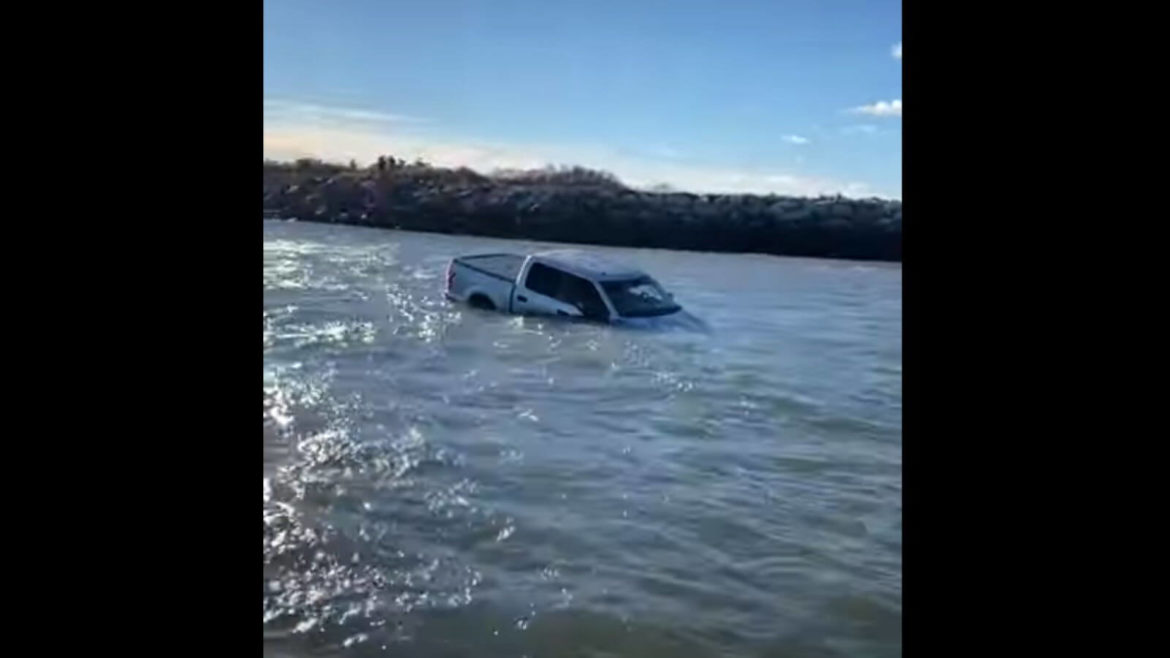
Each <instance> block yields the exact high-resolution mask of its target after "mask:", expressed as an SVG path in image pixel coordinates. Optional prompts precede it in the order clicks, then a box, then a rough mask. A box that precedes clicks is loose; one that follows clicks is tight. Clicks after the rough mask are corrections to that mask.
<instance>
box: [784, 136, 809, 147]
mask: <svg viewBox="0 0 1170 658" xmlns="http://www.w3.org/2000/svg"><path fill="white" fill-rule="evenodd" d="M784 141H786V142H788V143H789V144H797V145H799V144H808V138H807V137H801V136H800V135H785V136H784Z"/></svg>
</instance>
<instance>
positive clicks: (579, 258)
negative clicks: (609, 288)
mask: <svg viewBox="0 0 1170 658" xmlns="http://www.w3.org/2000/svg"><path fill="white" fill-rule="evenodd" d="M533 255H534V256H536V257H537V258H539V259H541V260H543V261H545V262H547V263H551V264H553V265H556V266H558V267H560V268H562V269H564V270H565V271H568V272H571V273H573V274H576V275H578V276H583V277H585V278H588V279H595V280H613V279H635V278H638V277H641V276H645V273H644V272H642V270H639V269H637V268H635V267H631V266H629V265H626V264H624V263H618V262H616V261H612V260H609V259H607V258H603V257H601V256H598V255H596V254H591V253H589V252H587V251H581V250H580V249H553V250H550V251H540V252H537V253H535V254H533Z"/></svg>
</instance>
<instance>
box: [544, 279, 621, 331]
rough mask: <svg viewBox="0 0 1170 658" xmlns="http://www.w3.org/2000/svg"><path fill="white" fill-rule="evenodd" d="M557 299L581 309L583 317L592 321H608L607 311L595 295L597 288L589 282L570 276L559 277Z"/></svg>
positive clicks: (599, 296) (602, 302)
mask: <svg viewBox="0 0 1170 658" xmlns="http://www.w3.org/2000/svg"><path fill="white" fill-rule="evenodd" d="M557 299H559V300H561V301H563V302H565V303H567V304H572V305H573V306H576V307H577V308H579V309H581V313H582V314H584V315H585V317H587V318H590V319H593V320H608V319H609V309H608V308H606V306H605V302H604V301H602V300H601V295H599V294H597V288H596V287H595V286H594V285H593V284H592V283H590V282H589V281H587V280H585V279H582V278H581V277H579V276H573V275H572V274H562V275H561V291H560V293H559V294H558V295H557Z"/></svg>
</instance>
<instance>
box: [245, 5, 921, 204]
mask: <svg viewBox="0 0 1170 658" xmlns="http://www.w3.org/2000/svg"><path fill="white" fill-rule="evenodd" d="M901 25H902V5H901V2H900V0H895V1H887V0H819V1H814V0H771V1H765V0H701V1H700V0H672V1H669V2H667V1H660V0H623V1H616V0H592V1H590V2H577V1H575V0H557V1H555V2H554V1H546V2H537V1H535V0H412V1H410V2H407V1H405V0H334V1H331V2H323V1H321V0H265V3H264V151H265V155H266V156H267V157H274V158H291V157H301V156H316V157H323V158H327V159H334V160H348V159H350V158H354V159H357V160H358V161H359V162H362V163H365V162H369V161H370V160H372V159H373V158H375V157H376V156H377V155H378V154H380V153H388V154H394V155H397V156H399V157H405V158H407V159H413V158H415V157H424V158H426V159H427V160H429V161H431V162H434V163H436V164H444V165H467V166H470V167H473V168H475V169H479V170H483V171H490V170H491V169H494V168H506V167H530V166H531V167H536V166H542V165H545V164H579V165H583V166H588V167H595V168H600V169H606V170H608V171H612V172H613V173H615V174H617V175H618V176H619V177H620V178H622V180H624V181H625V182H627V183H629V184H632V185H637V186H648V185H654V184H662V183H665V184H669V185H671V186H673V187H676V188H678V189H685V190H691V191H696V192H707V191H710V192H724V191H726V192H776V193H784V194H818V193H829V192H842V193H844V194H847V195H849V196H869V195H876V196H883V197H896V198H901V193H902V112H901V110H902V101H901V98H902V61H901V41H902V33H901Z"/></svg>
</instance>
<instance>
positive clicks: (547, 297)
mask: <svg viewBox="0 0 1170 658" xmlns="http://www.w3.org/2000/svg"><path fill="white" fill-rule="evenodd" d="M446 294H447V296H448V297H449V298H451V299H454V300H456V301H465V302H468V303H470V304H471V305H472V306H478V307H481V308H487V309H494V310H499V311H504V312H509V313H517V314H521V315H554V316H565V317H576V318H584V319H587V320H593V321H598V322H615V321H618V320H620V319H621V318H634V317H650V316H660V315H669V314H671V313H676V312H678V311H680V310H681V308H680V307H679V306H678V305H677V304H675V303H674V299H673V296H671V295H670V294H669V293H667V292H666V291H665V290H663V289H662V287H661V286H659V285H658V283H657V282H656V281H654V279H652V278H651V277H649V276H648V275H646V274H645V273H644V272H642V271H640V270H637V269H634V268H630V267H627V266H624V265H620V264H617V263H613V262H611V261H607V260H603V259H600V258H597V257H595V256H593V255H591V254H587V253H585V252H581V251H577V250H558V251H546V252H540V253H536V254H531V255H528V256H521V255H519V254H482V255H478V256H465V257H462V258H456V259H454V260H453V261H452V262H451V265H450V266H449V267H448V270H447V289H446Z"/></svg>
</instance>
